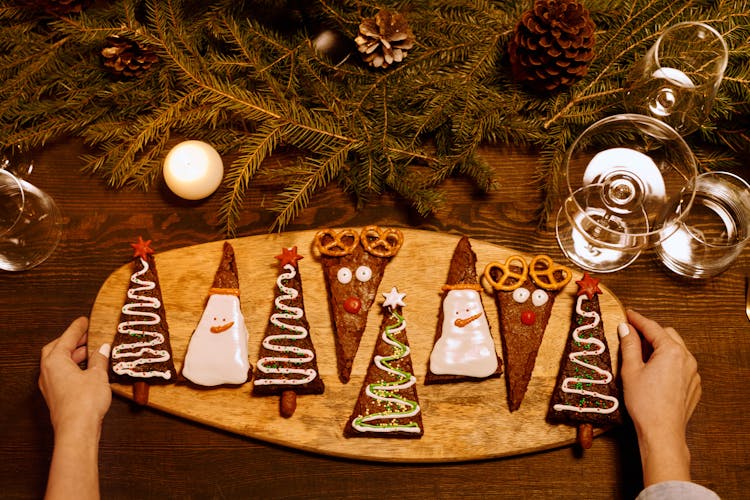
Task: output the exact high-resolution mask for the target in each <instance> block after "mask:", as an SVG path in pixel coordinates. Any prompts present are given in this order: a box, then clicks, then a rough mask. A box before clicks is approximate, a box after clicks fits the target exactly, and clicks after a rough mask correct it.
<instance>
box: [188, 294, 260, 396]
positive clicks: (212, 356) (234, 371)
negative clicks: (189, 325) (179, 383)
mask: <svg viewBox="0 0 750 500" xmlns="http://www.w3.org/2000/svg"><path fill="white" fill-rule="evenodd" d="M229 323H234V324H233V325H231V326H229V327H228V325H229ZM212 328H214V330H216V331H221V333H213V332H212V331H211V329H212ZM247 342H248V332H247V328H246V327H245V318H244V316H243V315H242V311H241V309H240V299H239V297H237V296H236V295H230V294H211V295H210V296H209V297H208V303H207V304H206V308H205V309H204V310H203V315H202V316H201V319H200V321H199V322H198V326H197V327H196V328H195V331H194V332H193V336H192V337H191V338H190V344H189V345H188V349H187V353H186V354H185V364H184V365H183V367H182V374H183V375H184V376H185V378H187V379H188V380H190V381H191V382H194V383H196V384H198V385H203V386H208V387H212V386H216V385H222V384H244V383H245V382H247V375H248V372H249V370H250V362H249V361H248V355H247Z"/></svg>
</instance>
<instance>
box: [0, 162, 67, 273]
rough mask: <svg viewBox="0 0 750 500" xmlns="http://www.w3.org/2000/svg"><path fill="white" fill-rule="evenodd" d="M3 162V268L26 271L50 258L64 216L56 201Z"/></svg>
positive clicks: (0, 195) (0, 266)
mask: <svg viewBox="0 0 750 500" xmlns="http://www.w3.org/2000/svg"><path fill="white" fill-rule="evenodd" d="M11 163H12V162H11V161H10V160H9V159H8V158H7V157H6V158H2V159H0V269H2V270H5V271H23V270H26V269H29V268H31V267H34V266H36V265H38V264H40V263H42V262H43V261H45V260H46V259H47V257H49V256H50V255H51V254H52V252H53V251H54V250H55V248H56V247H57V244H58V243H59V242H60V238H61V236H62V216H61V214H60V210H59V209H58V208H57V205H56V204H55V202H54V200H53V199H52V198H51V197H50V196H49V195H48V194H47V193H45V192H44V191H42V190H41V189H39V188H38V187H36V186H34V185H33V184H31V183H29V182H28V181H26V180H24V179H23V178H22V177H20V175H19V174H21V173H27V172H30V170H31V169H30V168H28V170H25V169H24V168H15V169H14V171H11V169H10V167H13V165H11Z"/></svg>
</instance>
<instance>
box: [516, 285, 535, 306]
mask: <svg viewBox="0 0 750 500" xmlns="http://www.w3.org/2000/svg"><path fill="white" fill-rule="evenodd" d="M529 295H531V292H529V291H528V290H527V289H525V288H524V287H521V288H516V289H515V290H513V300H515V301H516V302H518V303H519V304H523V303H524V302H526V301H527V300H529Z"/></svg>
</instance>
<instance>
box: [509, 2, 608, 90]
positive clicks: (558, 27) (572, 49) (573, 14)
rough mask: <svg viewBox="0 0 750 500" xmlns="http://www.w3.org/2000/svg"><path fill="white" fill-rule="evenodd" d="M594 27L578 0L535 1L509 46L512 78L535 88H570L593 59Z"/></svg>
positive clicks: (517, 26) (517, 27)
mask: <svg viewBox="0 0 750 500" xmlns="http://www.w3.org/2000/svg"><path fill="white" fill-rule="evenodd" d="M594 29H595V26H594V22H593V21H592V20H591V17H590V16H589V11H588V9H586V7H584V6H583V4H581V3H579V2H578V1H577V0H534V6H533V7H532V8H531V10H528V11H526V12H524V13H523V15H522V16H521V20H520V21H519V22H518V24H517V25H516V29H515V31H514V32H513V37H512V38H511V40H510V43H509V45H508V55H509V56H510V62H511V69H512V71H513V78H514V79H515V80H516V81H517V82H520V83H522V84H525V85H527V86H529V87H530V88H532V89H533V90H537V91H554V90H557V89H561V88H564V87H569V86H570V85H572V84H573V83H575V82H576V81H578V80H579V79H580V78H582V77H583V76H584V75H585V74H586V72H587V71H588V68H589V63H590V62H591V60H592V59H593V58H594V43H595V39H594Z"/></svg>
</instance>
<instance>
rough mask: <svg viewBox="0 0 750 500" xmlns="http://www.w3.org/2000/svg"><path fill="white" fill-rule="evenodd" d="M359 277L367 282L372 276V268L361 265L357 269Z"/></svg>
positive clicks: (363, 281) (356, 272)
mask: <svg viewBox="0 0 750 500" xmlns="http://www.w3.org/2000/svg"><path fill="white" fill-rule="evenodd" d="M355 274H356V276H357V279H358V280H359V281H361V282H362V283H367V282H368V281H370V279H371V278H372V269H370V268H369V267H368V266H359V267H358V268H357V270H356V271H355Z"/></svg>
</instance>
